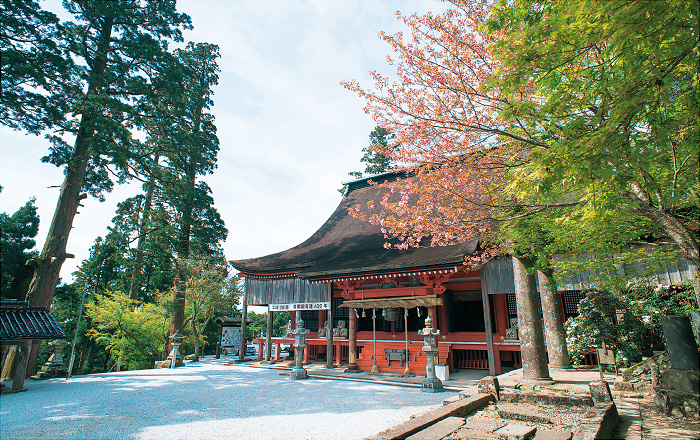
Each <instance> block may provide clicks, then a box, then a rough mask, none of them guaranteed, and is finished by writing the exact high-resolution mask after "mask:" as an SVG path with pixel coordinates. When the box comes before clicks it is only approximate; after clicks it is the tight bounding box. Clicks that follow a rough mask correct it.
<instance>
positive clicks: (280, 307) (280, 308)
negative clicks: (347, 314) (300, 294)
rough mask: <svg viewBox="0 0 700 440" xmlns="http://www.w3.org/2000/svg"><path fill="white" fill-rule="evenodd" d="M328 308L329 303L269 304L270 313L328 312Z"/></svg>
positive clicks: (329, 306)
mask: <svg viewBox="0 0 700 440" xmlns="http://www.w3.org/2000/svg"><path fill="white" fill-rule="evenodd" d="M330 308H331V303H330V302H313V303H293V304H270V311H271V312H286V311H288V310H328V309H330Z"/></svg>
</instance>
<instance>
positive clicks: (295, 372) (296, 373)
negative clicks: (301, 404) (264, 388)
mask: <svg viewBox="0 0 700 440" xmlns="http://www.w3.org/2000/svg"><path fill="white" fill-rule="evenodd" d="M289 378H290V379H292V380H298V379H308V378H309V374H308V373H307V372H306V370H305V369H303V368H292V371H290V372H289Z"/></svg>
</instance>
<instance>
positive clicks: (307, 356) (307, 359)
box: [302, 343, 311, 364]
mask: <svg viewBox="0 0 700 440" xmlns="http://www.w3.org/2000/svg"><path fill="white" fill-rule="evenodd" d="M310 349H311V346H310V345H309V344H308V343H307V344H306V347H305V348H304V360H303V361H302V362H304V363H305V364H308V363H309V350H310Z"/></svg>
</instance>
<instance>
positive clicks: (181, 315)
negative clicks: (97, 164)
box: [168, 164, 195, 352]
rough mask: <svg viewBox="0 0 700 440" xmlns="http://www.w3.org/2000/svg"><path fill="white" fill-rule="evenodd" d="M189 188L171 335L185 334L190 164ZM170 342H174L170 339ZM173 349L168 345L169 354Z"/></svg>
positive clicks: (191, 188) (192, 172) (191, 197)
mask: <svg viewBox="0 0 700 440" xmlns="http://www.w3.org/2000/svg"><path fill="white" fill-rule="evenodd" d="M187 168H188V169H187V188H186V194H185V196H184V198H185V200H184V203H183V209H182V219H181V223H180V236H179V245H178V254H177V261H176V263H175V281H174V283H173V314H172V316H171V318H170V335H173V334H175V332H180V333H184V325H185V290H186V289H187V259H188V258H189V257H190V231H191V229H192V211H193V207H194V206H193V205H194V183H195V167H194V166H193V165H192V164H188V167H187ZM169 341H172V340H170V339H169ZM171 349H172V346H171V343H170V342H169V343H168V352H169V351H170V350H171Z"/></svg>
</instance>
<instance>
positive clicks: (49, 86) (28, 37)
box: [0, 0, 77, 134]
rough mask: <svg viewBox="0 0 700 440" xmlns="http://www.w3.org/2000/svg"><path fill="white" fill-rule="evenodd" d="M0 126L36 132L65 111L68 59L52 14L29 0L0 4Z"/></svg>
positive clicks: (69, 80)
mask: <svg viewBox="0 0 700 440" xmlns="http://www.w3.org/2000/svg"><path fill="white" fill-rule="evenodd" d="M0 15H2V26H0V51H1V56H0V64H1V65H2V75H1V76H0V84H1V86H2V93H1V94H0V123H2V124H3V125H6V126H8V127H10V128H13V129H21V130H26V131H28V132H29V133H34V134H39V133H40V132H41V131H42V130H44V129H46V128H50V127H52V126H54V125H55V124H56V123H58V122H59V121H61V120H63V119H64V115H65V113H66V112H69V111H70V109H69V108H68V101H66V100H64V99H62V97H63V95H64V94H65V93H66V92H68V90H69V89H71V88H73V87H75V86H76V85H77V82H76V81H75V78H74V76H73V75H74V70H73V69H74V68H75V65H74V64H73V60H72V59H71V58H70V57H68V56H67V54H66V52H67V47H66V44H67V42H66V38H65V37H66V35H65V33H64V29H63V27H62V26H61V25H60V24H59V22H58V18H57V17H56V15H54V14H52V13H51V12H48V11H44V10H42V9H41V7H40V6H39V2H37V1H34V0H2V1H0Z"/></svg>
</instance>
